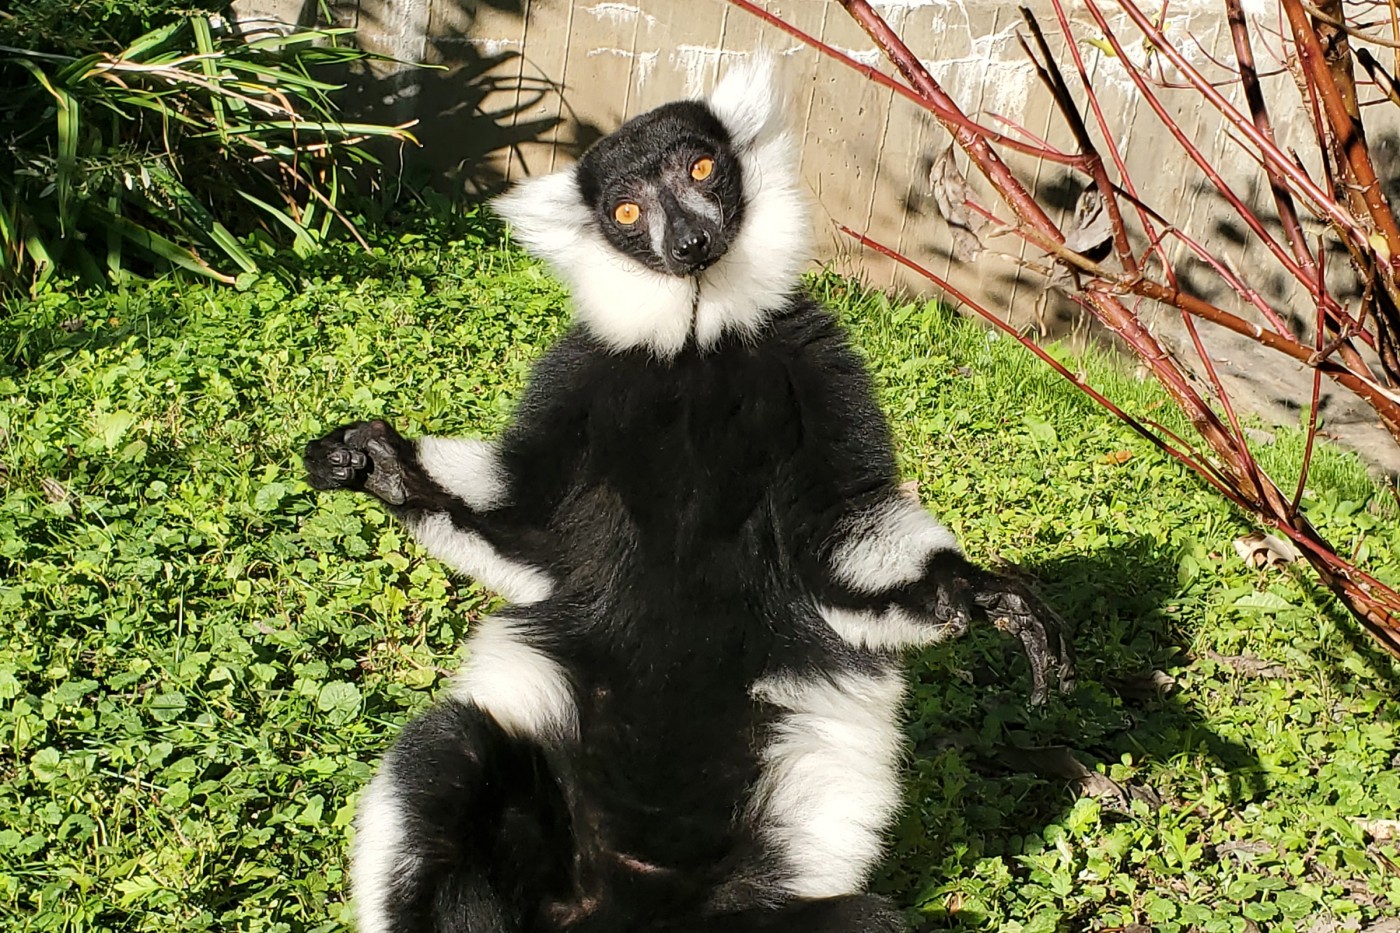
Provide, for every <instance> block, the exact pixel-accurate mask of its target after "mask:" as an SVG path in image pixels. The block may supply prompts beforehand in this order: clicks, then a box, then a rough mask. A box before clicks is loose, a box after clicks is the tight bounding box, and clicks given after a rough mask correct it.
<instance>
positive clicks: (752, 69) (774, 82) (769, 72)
mask: <svg viewBox="0 0 1400 933" xmlns="http://www.w3.org/2000/svg"><path fill="white" fill-rule="evenodd" d="M708 103H709V106H710V109H711V110H712V111H714V114H715V116H717V117H719V119H720V121H721V122H722V123H723V124H724V126H725V129H727V130H729V135H730V138H731V140H732V142H733V143H734V148H736V149H741V150H742V149H747V148H749V147H751V146H753V145H754V144H755V143H759V142H762V141H764V140H766V139H768V138H771V137H772V136H775V135H777V134H779V133H782V132H784V131H785V130H786V129H787V121H786V119H785V117H786V112H787V103H788V102H787V94H786V93H785V90H784V88H783V87H782V82H781V81H779V80H778V75H777V69H776V66H775V64H774V60H773V56H772V54H771V53H769V52H766V51H758V52H754V53H753V54H752V55H750V56H749V57H748V58H747V59H745V60H744V61H743V62H741V63H739V64H737V65H734V66H733V67H731V68H730V69H729V70H728V71H727V72H725V74H724V77H723V78H721V79H720V82H719V84H717V85H715V89H714V91H713V92H712V93H711V94H710V99H709V101H708Z"/></svg>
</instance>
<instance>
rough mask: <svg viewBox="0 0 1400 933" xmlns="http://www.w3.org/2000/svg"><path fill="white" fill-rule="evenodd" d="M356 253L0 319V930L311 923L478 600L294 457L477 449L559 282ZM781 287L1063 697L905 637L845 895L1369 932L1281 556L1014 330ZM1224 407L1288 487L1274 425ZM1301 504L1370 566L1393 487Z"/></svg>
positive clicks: (1128, 918)
mask: <svg viewBox="0 0 1400 933" xmlns="http://www.w3.org/2000/svg"><path fill="white" fill-rule="evenodd" d="M371 243H372V245H373V247H374V248H373V250H372V252H369V253H364V252H360V251H358V250H356V249H354V248H353V247H351V246H348V245H347V246H339V245H333V246H331V247H328V249H327V250H326V251H325V252H323V253H320V254H316V255H312V256H309V257H304V258H301V259H298V260H294V261H289V263H288V268H289V269H291V270H293V271H289V272H286V273H285V274H283V275H281V276H280V277H277V276H271V275H265V276H263V277H261V278H259V279H257V280H256V281H255V282H252V283H251V284H250V285H249V287H247V288H246V289H245V290H242V291H237V290H233V289H227V288H225V289H220V288H216V287H214V286H211V285H208V284H201V283H197V282H191V281H175V280H161V281H156V282H152V283H149V284H145V285H132V286H130V287H128V288H126V289H125V290H121V291H117V292H114V293H111V294H108V295H105V296H89V297H74V296H68V295H64V294H61V293H58V292H49V293H46V294H44V295H42V296H41V297H40V298H39V299H38V300H36V301H33V302H29V303H25V304H17V305H16V306H15V307H13V308H12V310H11V314H10V315H9V316H8V317H7V318H5V319H3V320H0V619H3V625H0V928H3V929H5V930H12V929H13V930H35V931H38V930H46V931H47V930H66V931H80V930H113V929H120V930H128V929H129V930H170V929H176V930H181V931H197V930H246V931H289V933H290V931H296V933H311V931H317V933H322V931H325V933H329V931H335V930H342V929H346V928H347V926H348V923H349V913H348V910H347V908H346V906H345V904H344V900H343V897H344V886H345V875H344V866H345V860H344V853H345V843H346V840H347V838H348V835H349V833H350V832H351V831H352V830H351V827H350V818H351V815H352V812H353V806H354V798H355V794H356V793H357V792H358V790H359V789H360V788H361V787H362V786H363V785H364V783H365V781H366V780H367V778H368V775H369V772H370V768H371V766H372V764H373V762H374V761H375V760H376V758H377V756H378V754H379V753H380V752H381V751H382V750H383V748H384V747H385V745H386V744H387V741H388V739H389V737H390V736H391V735H392V734H393V733H394V731H395V729H396V728H397V727H398V726H399V725H400V724H402V723H403V722H404V721H406V719H407V718H408V717H409V716H410V715H412V714H413V713H414V712H415V711H417V710H419V709H421V708H422V707H423V706H424V705H425V704H426V703H428V702H429V700H430V698H431V696H432V694H433V692H434V690H435V689H436V688H437V687H438V686H439V684H440V681H441V679H442V678H443V676H445V674H446V673H447V672H449V671H450V670H451V669H452V668H453V667H454V665H455V658H456V644H457V641H458V640H459V639H460V637H461V636H462V635H463V633H464V632H465V631H466V630H467V629H469V628H470V626H471V625H472V624H473V622H474V621H475V620H476V619H478V618H480V616H481V614H482V613H484V612H486V611H488V610H489V607H490V605H491V601H490V598H489V597H488V595H487V594H485V593H483V592H482V591H480V590H479V589H477V588H476V587H475V586H472V585H469V584H467V583H465V582H463V581H460V580H454V579H451V578H450V577H448V576H447V575H446V574H445V573H444V572H443V570H442V568H441V567H440V566H438V565H437V564H435V563H432V562H430V561H428V560H427V559H425V558H424V557H423V556H422V554H421V553H419V552H418V551H417V550H416V549H415V548H413V547H412V546H411V545H409V544H408V542H407V541H406V540H405V538H404V536H403V535H401V534H400V533H399V531H398V530H397V529H396V528H395V526H394V525H393V524H392V522H390V521H389V520H388V519H387V517H386V515H385V514H384V513H383V511H382V510H380V509H379V508H378V507H377V506H375V505H374V504H373V503H371V502H370V501H368V500H367V499H364V498H360V497H350V496H339V497H321V498H317V497H314V496H313V495H312V494H311V492H310V490H309V489H308V488H307V487H306V486H305V485H304V483H303V482H302V479H301V476H300V466H299V452H300V448H301V445H302V444H303V443H304V442H305V440H306V439H308V438H311V437H315V436H318V435H320V434H321V433H323V432H324V431H326V430H328V429H329V428H330V427H333V426H334V425H336V424H338V423H341V422H343V421H345V420H348V419H350V418H353V417H362V416H366V415H380V414H382V415H385V416H387V417H390V418H392V419H393V420H394V422H395V423H396V424H398V425H400V426H402V427H403V429H404V430H405V432H413V433H417V432H420V431H426V432H433V433H491V432H493V431H495V430H497V429H498V428H499V427H500V426H501V425H502V424H503V423H504V420H505V416H506V413H507V412H508V411H509V410H510V407H511V405H512V403H513V401H514V400H515V399H516V398H517V397H518V395H519V392H520V389H521V386H522V381H523V379H524V376H525V374H526V372H527V371H528V367H529V364H530V362H531V361H532V359H533V358H534V357H535V356H536V355H537V354H538V353H539V352H540V351H541V349H542V348H543V346H544V345H545V343H546V342H547V341H548V340H549V339H550V338H551V337H553V336H554V335H555V334H557V333H558V332H559V331H560V329H561V327H562V325H563V317H562V312H561V308H562V306H563V297H564V296H563V294H562V292H561V290H560V289H559V287H558V286H557V285H556V284H555V283H553V282H552V281H551V280H550V279H549V278H548V277H547V276H546V275H545V274H544V273H543V271H542V270H541V269H540V267H539V266H538V265H536V264H535V263H533V262H532V261H530V260H528V259H526V258H524V257H523V256H521V255H520V254H519V253H517V252H515V251H513V250H511V249H509V248H503V247H502V245H501V235H500V232H499V229H498V228H497V227H495V226H494V225H493V224H492V223H491V222H490V221H489V219H487V218H485V217H481V216H476V215H468V216H464V217H455V218H454V217H446V216H438V217H436V218H435V219H434V218H428V217H418V218H413V219H411V220H410V221H406V222H405V224H404V225H403V226H401V227H397V228H393V229H383V230H380V231H378V232H376V233H374V234H372V239H371ZM814 287H815V288H816V289H817V291H818V292H819V293H820V294H821V295H822V297H823V298H824V299H825V300H826V301H827V302H828V303H829V304H830V305H831V306H832V307H833V308H835V309H837V310H838V311H839V313H840V314H841V315H842V316H843V318H844V319H846V320H847V321H848V322H849V324H850V325H851V327H852V328H853V331H854V333H855V336H856V340H857V342H858V343H859V345H860V346H861V347H862V348H863V350H864V352H865V353H866V354H867V355H868V357H869V359H870V362H871V365H872V367H873V368H874V370H875V372H876V376H877V380H878V383H879V386H880V390H881V394H882V398H883V401H884V404H885V406H886V409H887V411H888V412H889V413H890V415H891V418H892V420H893V423H894V427H895V432H896V436H897V446H898V448H899V450H900V451H901V457H902V468H903V470H904V472H905V474H906V475H907V476H908V477H909V478H910V479H912V480H916V481H917V482H918V484H919V492H920V495H921V496H922V498H923V499H924V501H925V502H927V503H929V504H930V505H931V506H932V507H933V508H934V509H935V510H936V511H937V512H938V513H939V514H940V515H941V516H942V517H943V519H944V520H945V521H946V522H947V523H948V524H949V525H950V526H951V527H952V528H953V529H954V530H956V531H957V532H958V533H959V534H960V536H961V537H962V539H963V540H964V542H965V544H966V547H967V549H968V551H969V552H970V553H971V554H972V555H974V556H975V557H977V558H979V559H984V560H991V559H993V558H1000V559H1002V560H1005V561H1009V562H1014V563H1018V564H1021V565H1022V566H1024V567H1025V568H1026V570H1027V572H1028V573H1029V574H1031V575H1032V576H1033V577H1034V578H1035V579H1036V580H1037V581H1038V585H1039V587H1040V589H1041V590H1042V591H1043V592H1044V594H1045V595H1046V596H1047V597H1048V599H1049V600H1050V601H1051V602H1052V603H1053V604H1054V605H1055V606H1056V607H1057V608H1058V609H1059V610H1060V611H1061V612H1062V613H1063V614H1064V615H1065V616H1066V617H1068V618H1070V619H1073V620H1074V621H1075V622H1076V623H1077V624H1078V627H1079V633H1078V639H1077V645H1078V649H1079V654H1080V660H1081V674H1080V683H1079V686H1078V688H1077V690H1076V691H1075V692H1074V694H1073V695H1071V696H1069V697H1067V698H1065V699H1064V700H1063V701H1059V700H1055V701H1052V703H1051V704H1050V705H1049V706H1048V707H1047V708H1046V709H1044V710H1040V711H1036V712H1028V711H1027V709H1026V708H1025V705H1024V703H1023V698H1024V695H1025V689H1026V678H1025V671H1024V666H1023V661H1022V660H1021V659H1020V657H1019V651H1018V650H1016V649H1015V648H1014V646H1011V645H1008V644H1006V643H1005V642H1004V641H1003V640H1001V639H1000V638H999V637H998V636H997V635H996V634H995V633H994V632H991V631H979V632H977V633H975V634H974V635H973V636H971V637H969V638H968V639H966V640H964V641H963V642H961V643H958V644H955V645H951V646H942V647H939V648H936V649H931V650H929V651H927V652H924V653H923V654H921V655H919V656H918V657H916V658H914V659H913V664H912V673H911V687H912V689H911V692H910V697H909V704H908V715H909V735H910V740H911V754H910V759H909V764H908V768H907V771H908V775H909V780H908V789H907V793H908V806H907V808H906V812H905V815H904V817H903V819H902V820H901V822H900V823H899V825H898V827H897V828H896V831H895V833H894V838H893V841H892V846H891V851H890V855H889V858H888V859H887V861H886V864H885V866H884V868H883V869H882V872H881V874H880V876H879V877H878V878H877V879H876V880H875V886H876V888H877V889H879V890H881V891H884V892H886V893H888V894H890V895H891V896H892V897H894V898H896V899H897V900H898V901H899V902H900V903H901V904H903V905H905V906H906V907H908V908H909V910H910V914H911V917H912V918H914V919H916V920H917V921H918V922H920V923H922V924H925V925H927V926H928V927H929V928H932V929H944V928H952V929H966V930H974V929H1005V930H1038V931H1050V930H1066V931H1068V930H1081V929H1113V928H1119V927H1122V926H1125V925H1127V924H1130V923H1142V924H1146V925H1148V926H1149V927H1150V928H1151V929H1155V930H1160V931H1184V930H1203V931H1217V930H1218V931H1225V930H1231V931H1244V930H1250V929H1269V930H1338V929H1358V928H1362V927H1365V926H1366V925H1368V924H1374V923H1376V922H1377V921H1379V920H1380V919H1381V918H1385V917H1394V916H1397V915H1400V869H1397V863H1400V848H1398V847H1397V828H1400V824H1397V823H1396V822H1395V819H1396V815H1397V811H1400V760H1397V752H1400V749H1398V748H1397V740H1398V739H1400V724H1398V723H1397V717H1396V710H1395V702H1394V699H1393V697H1394V694H1395V688H1396V686H1397V683H1400V668H1398V667H1397V665H1396V662H1394V661H1393V660H1392V659H1390V658H1389V657H1388V656H1385V655H1383V654H1382V653H1381V652H1380V651H1379V650H1378V648H1376V647H1375V646H1374V644H1373V643H1372V642H1371V641H1370V640H1369V639H1368V638H1367V637H1366V636H1365V634H1364V633H1363V631H1362V630H1361V629H1360V627H1359V626H1358V625H1357V623H1356V622H1355V621H1354V620H1353V619H1352V618H1350V617H1349V616H1348V615H1347V614H1346V613H1345V612H1343V611H1341V610H1339V609H1337V608H1336V607H1335V605H1334V604H1332V603H1330V602H1329V601H1328V599H1327V598H1326V597H1325V595H1323V594H1322V593H1321V591H1320V589H1319V587H1318V586H1317V585H1316V584H1315V582H1314V581H1313V580H1312V578H1311V577H1310V576H1309V573H1308V572H1307V571H1304V570H1298V569H1297V568H1296V566H1294V567H1286V568H1281V569H1278V568H1270V569H1254V568H1251V567H1247V566H1246V565H1244V564H1243V563H1242V562H1241V561H1240V560H1239V558H1238V557H1237V556H1235V554H1234V553H1233V551H1232V548H1231V542H1232V541H1233V539H1234V538H1236V537H1237V536H1239V535H1241V534H1244V533H1246V532H1249V531H1251V530H1253V528H1252V525H1251V523H1250V521H1249V520H1248V518H1247V517H1246V516H1244V515H1242V514H1240V513H1237V512H1232V511H1230V510H1229V509H1228V507H1226V506H1225V505H1224V504H1222V502H1221V501H1220V500H1219V499H1218V497H1216V496H1215V495H1214V494H1213V493H1211V492H1209V491H1208V490H1206V489H1205V488H1204V487H1203V486H1202V485H1201V484H1200V482H1199V481H1198V480H1196V479H1194V478H1193V477H1191V476H1190V475H1187V474H1186V473H1185V471H1184V470H1182V469H1181V468H1180V467H1179V465H1177V464H1175V463H1174V462H1172V461H1170V460H1168V459H1166V458H1165V457H1163V456H1162V455H1160V454H1159V453H1157V452H1156V451H1155V449H1154V448H1152V447H1151V446H1149V445H1148V444H1147V443H1146V442H1145V441H1142V440H1140V439H1138V438H1137V436H1136V435H1134V434H1132V433H1131V432H1130V431H1129V430H1128V429H1126V428H1125V427H1124V426H1123V425H1122V424H1121V423H1119V422H1118V421H1116V420H1114V419H1113V418H1112V417H1111V416H1109V415H1107V414H1106V413H1104V412H1103V411H1101V410H1100V409H1098V408H1097V407H1096V406H1095V405H1094V404H1093V403H1092V402H1090V401H1089V400H1088V399H1086V398H1084V397H1082V396H1080V395H1078V394H1077V393H1075V392H1074V390H1073V389H1071V388H1069V387H1068V386H1067V385H1066V384H1064V383H1063V382H1062V381H1061V380H1059V377H1057V376H1055V375H1054V374H1053V373H1051V372H1049V371H1048V370H1047V369H1046V368H1045V367H1044V366H1043V365H1042V364H1040V363H1039V362H1037V361H1035V360H1034V359H1033V358H1032V357H1030V356H1029V355H1028V354H1027V353H1026V351H1024V350H1023V349H1022V348H1020V347H1019V346H1018V345H1016V344H1015V343H1014V342H1013V341H1011V340H1009V339H1006V338H998V337H996V336H995V335H993V334H990V333H989V332H987V331H986V330H984V329H983V328H981V327H978V326H976V325H972V324H969V323H967V322H964V321H960V320H958V319H955V318H952V317H950V316H949V315H948V314H947V313H946V312H944V311H943V310H941V309H940V308H939V307H938V306H937V305H935V304H932V303H925V302H922V301H920V302H913V303H904V302H900V301H891V300H890V299H888V298H885V297H883V296H880V295H874V294H870V293H867V292H865V291H862V290H861V289H859V288H858V287H855V286H854V285H852V284H851V283H850V282H849V281H847V280H844V279H841V278H838V277H835V276H825V277H821V278H818V279H816V280H815V282H814ZM1062 356H1063V354H1062ZM1064 358H1065V359H1069V357H1068V356H1064ZM1071 366H1073V367H1076V368H1081V369H1082V370H1083V371H1084V372H1085V373H1086V374H1087V376H1088V378H1089V379H1090V381H1091V382H1093V383H1094V384H1096V385H1098V386H1099V387H1100V388H1103V389H1105V390H1106V391H1107V392H1108V394H1110V395H1111V396H1112V397H1114V398H1115V399H1117V400H1119V401H1120V402H1121V403H1123V404H1124V405H1125V407H1127V408H1128V409H1129V410H1130V411H1132V412H1135V413H1138V414H1151V415H1152V416H1153V417H1155V418H1159V419H1163V420H1165V421H1166V422H1167V423H1168V425H1169V426H1170V425H1171V423H1172V422H1171V419H1172V418H1173V417H1176V416H1175V415H1174V414H1173V410H1172V408H1171V406H1170V404H1169V403H1168V402H1167V400H1166V397H1165V396H1164V395H1163V394H1162V393H1161V391H1160V390H1159V389H1157V388H1156V387H1155V385H1154V384H1150V383H1147V382H1140V381H1138V380H1137V379H1135V378H1134V377H1133V375H1132V374H1130V373H1123V372H1120V371H1118V370H1116V369H1115V368H1114V367H1113V366H1112V365H1111V364H1109V363H1108V362H1105V361H1103V360H1099V359H1097V358H1088V359H1084V360H1074V361H1071ZM1324 427H1325V426H1324ZM1256 430H1260V431H1261V433H1260V435H1259V436H1260V437H1261V438H1262V437H1264V436H1265V434H1268V435H1271V436H1272V438H1273V441H1272V443H1269V444H1261V445H1260V447H1259V452H1260V457H1261V462H1262V463H1263V465H1264V466H1265V468H1266V469H1268V470H1269V471H1270V472H1271V473H1272V474H1273V475H1274V478H1275V479H1276V480H1277V481H1279V482H1281V483H1284V484H1289V483H1292V482H1294V481H1295V480H1296V470H1297V468H1298V464H1299V463H1300V462H1301V459H1302V447H1303V446H1304V440H1303V435H1302V433H1301V432H1290V431H1286V430H1268V431H1264V430H1263V429H1258V428H1256ZM1305 506H1306V508H1307V510H1308V514H1309V516H1310V517H1311V518H1312V519H1313V520H1314V521H1315V522H1316V523H1317V524H1318V525H1319V527H1320V528H1322V529H1323V530H1324V531H1325V532H1326V533H1327V534H1328V535H1329V536H1330V537H1331V538H1332V540H1334V541H1337V542H1343V543H1344V544H1345V546H1346V548H1347V549H1348V550H1349V551H1350V552H1351V553H1354V554H1356V555H1358V556H1359V557H1363V558H1365V559H1367V560H1368V566H1370V567H1372V568H1374V570H1375V572H1377V573H1378V574H1379V575H1381V576H1382V577H1383V578H1384V579H1386V580H1388V581H1389V582H1391V583H1392V584H1393V583H1395V582H1400V530H1398V529H1397V526H1400V506H1397V502H1396V499H1395V497H1394V492H1393V490H1391V489H1387V488H1385V487H1383V486H1381V485H1377V484H1376V483H1374V482H1372V481H1371V480H1370V479H1369V478H1368V477H1367V475H1366V473H1365V470H1364V468H1363V467H1362V466H1361V465H1360V464H1359V463H1357V462H1356V461H1355V460H1354V459H1353V458H1351V457H1350V456H1348V455H1344V454H1341V453H1339V452H1337V451H1336V450H1334V449H1332V448H1330V447H1326V446H1324V447H1322V448H1321V449H1319V450H1318V451H1317V452H1315V454H1314V458H1313V468H1312V474H1311V479H1310V482H1309V488H1308V492H1307V495H1306V497H1305ZM1081 794H1083V796H1081Z"/></svg>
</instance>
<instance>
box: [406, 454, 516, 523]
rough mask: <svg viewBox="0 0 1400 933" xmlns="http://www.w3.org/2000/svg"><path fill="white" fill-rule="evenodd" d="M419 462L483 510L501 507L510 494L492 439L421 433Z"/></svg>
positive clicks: (435, 478) (438, 480) (434, 477)
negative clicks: (484, 439)
mask: <svg viewBox="0 0 1400 933" xmlns="http://www.w3.org/2000/svg"><path fill="white" fill-rule="evenodd" d="M418 463H419V464H420V465H421V466H422V467H423V469H424V470H425V471H427V473H428V476H429V477H431V478H432V480H433V482H435V483H437V484H438V485H439V486H441V487H442V488H443V489H446V490H447V491H448V492H450V493H452V494H453V495H454V496H456V497H457V498H459V499H461V500H462V501H463V502H465V503H466V504H467V505H469V506H471V507H472V508H474V509H477V510H479V511H482V512H488V511H490V510H491V509H498V508H500V507H501V506H503V505H505V504H506V501H507V499H508V497H509V491H508V490H507V488H506V481H505V477H504V476H503V475H502V473H501V461H500V456H499V455H498V454H497V453H496V445H495V444H492V443H491V442H490V441H483V440H477V439H476V438H469V437H420V438H419V439H418Z"/></svg>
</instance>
